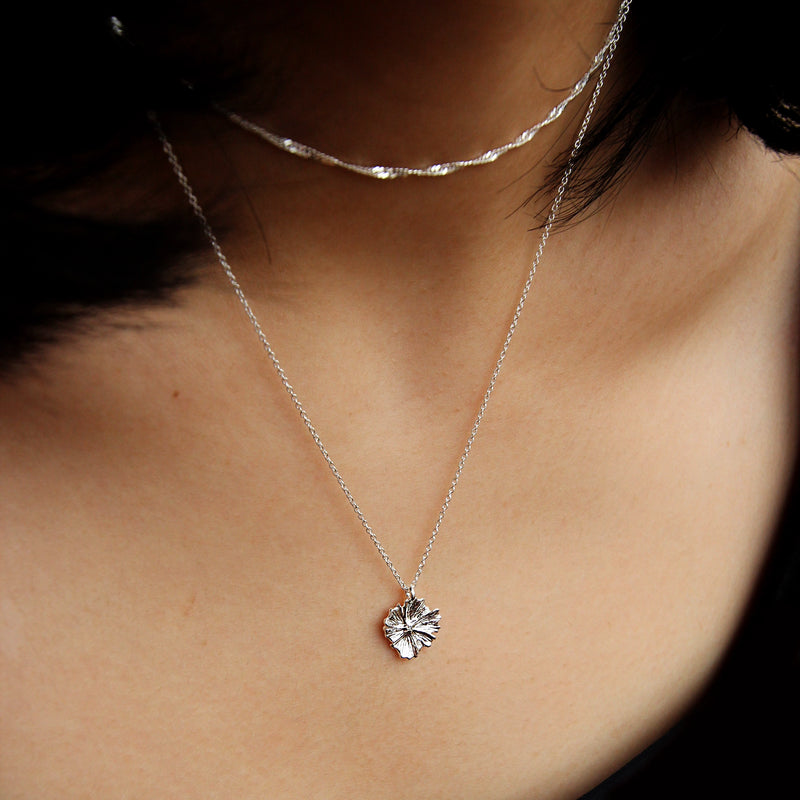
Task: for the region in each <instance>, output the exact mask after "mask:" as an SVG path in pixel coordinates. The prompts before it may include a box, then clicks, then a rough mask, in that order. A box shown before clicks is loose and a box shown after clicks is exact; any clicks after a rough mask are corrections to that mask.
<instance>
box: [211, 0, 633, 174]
mask: <svg viewBox="0 0 800 800" xmlns="http://www.w3.org/2000/svg"><path fill="white" fill-rule="evenodd" d="M628 6H629V3H625V2H623V3H621V4H620V7H619V11H618V13H617V19H616V22H615V23H614V25H613V26H612V28H611V31H610V32H609V35H608V37H607V38H606V40H605V42H604V43H603V46H602V47H601V48H600V50H598V51H597V53H595V56H594V58H593V59H592V62H591V64H590V65H589V69H588V70H587V71H586V72H585V73H584V74H583V75H582V76H581V77H580V78H579V79H578V81H577V82H576V83H575V84H574V85H573V86H572V88H571V89H570V91H569V94H567V96H566V97H565V98H564V99H563V100H562V101H561V102H560V103H557V104H556V105H555V106H553V108H551V109H550V111H548V112H547V114H546V115H545V117H544V118H543V119H542V120H541V121H540V122H537V123H536V124H535V125H531V127H530V128H527V129H526V130H524V131H523V132H522V133H520V134H519V135H518V136H517V137H516V138H515V139H512V140H511V141H510V142H506V144H503V145H500V146H499V147H492V148H490V149H489V150H486V151H485V152H483V153H481V154H480V155H479V156H475V157H474V158H465V159H459V160H455V161H442V162H440V163H437V164H429V165H428V166H426V167H396V166H384V165H381V164H374V165H366V164H356V163H353V162H352V161H347V160H345V159H343V158H339V157H338V156H334V155H331V154H330V153H325V152H323V151H322V150H318V149H317V148H316V147H312V146H311V145H308V144H303V143H302V142H298V141H296V140H295V139H290V138H289V137H288V136H281V135H279V134H277V133H273V132H272V131H270V130H267V129H266V128H263V127H262V126H260V125H257V124H256V123H255V122H252V121H251V120H248V119H245V118H244V117H242V116H241V115H240V114H237V113H236V112H235V111H231V110H230V109H227V108H225V107H223V106H221V105H218V104H215V105H214V108H215V109H216V110H217V111H218V112H219V113H221V114H222V115H223V116H225V117H227V118H228V119H229V120H230V121H231V122H233V123H234V124H235V125H238V126H239V127H240V128H243V129H244V130H246V131H248V132H249V133H253V134H255V135H256V136H258V137H259V138H261V139H263V140H264V141H265V142H269V144H271V145H273V146H274V147H277V148H278V149H279V150H283V151H284V152H285V153H291V154H292V155H294V156H299V157H300V158H305V159H309V160H311V161H319V162H320V163H322V164H326V165H328V166H331V167H340V168H341V169H346V170H348V171H349V172H356V173H358V174H359V175H366V176H367V177H369V178H377V179H378V180H392V179H394V178H405V177H409V176H414V177H425V178H439V177H442V176H444V175H450V174H452V173H453V172H458V171H459V170H462V169H465V168H466V167H479V166H481V165H483V164H491V163H492V162H494V161H497V159H498V158H500V156H503V155H505V154H506V153H509V152H511V151H512V150H516V149H517V148H519V147H522V146H523V145H526V144H527V143H528V142H530V141H531V140H532V139H533V137H534V136H536V134H537V133H539V131H540V130H542V128H545V127H547V126H548V125H550V123H552V122H555V121H556V120H557V119H558V118H559V117H560V116H561V114H562V113H563V112H564V109H565V108H566V107H567V106H568V105H569V104H570V103H571V102H572V101H573V100H574V99H575V98H576V97H578V95H579V94H581V92H582V91H583V90H584V89H585V88H586V85H587V84H588V83H589V81H590V80H591V77H592V75H594V73H595V72H596V71H597V69H599V68H600V67H601V65H602V64H603V63H604V61H605V60H606V58H607V56H608V54H609V51H610V50H612V49H613V48H614V47H616V42H615V41H614V39H615V37H617V36H619V30H620V29H621V28H622V24H623V22H624V21H625V17H626V16H627V13H628Z"/></svg>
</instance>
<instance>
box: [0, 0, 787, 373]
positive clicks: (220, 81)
mask: <svg viewBox="0 0 800 800" xmlns="http://www.w3.org/2000/svg"><path fill="white" fill-rule="evenodd" d="M127 5H128V4H127V3H125V2H124V1H123V2H119V3H117V4H115V5H114V6H113V7H111V6H110V5H108V4H107V3H106V2H85V3H77V4H65V3H61V4H52V7H51V8H46V9H44V10H43V9H42V8H41V7H40V6H36V5H35V4H33V3H24V4H23V3H18V4H14V6H15V7H14V8H13V10H12V11H11V12H10V15H9V16H8V17H7V19H6V24H5V26H4V28H3V33H2V36H3V37H4V41H3V48H2V51H3V58H4V59H6V61H7V63H5V64H4V74H5V75H6V76H13V80H10V81H9V80H8V77H7V83H8V85H7V90H6V102H5V106H6V120H7V121H6V126H5V134H6V136H5V139H6V143H5V146H4V147H3V148H2V157H1V158H2V166H0V173H1V174H2V180H3V191H2V200H0V204H2V235H1V238H0V241H2V250H1V251H0V253H2V256H1V257H2V270H3V272H4V275H3V286H4V289H3V291H2V294H1V295H0V369H1V368H2V367H3V365H9V364H12V363H15V362H16V361H18V360H19V359H20V358H21V357H22V356H23V355H24V354H25V353H29V352H31V350H32V349H34V348H35V347H36V345H37V344H41V343H42V342H46V341H50V340H52V339H53V338H54V337H56V336H58V335H61V333H63V331H64V330H65V329H66V328H67V327H68V326H69V325H71V324H74V323H75V321H76V320H80V319H82V318H86V317H87V315H91V314H93V313H95V312H97V311H98V310H100V309H103V308H108V307H112V306H118V305H121V304H130V303H141V302H154V301H157V300H159V299H164V298H167V297H169V295H170V291H171V290H172V289H173V288H174V287H175V286H177V285H179V284H180V283H181V282H182V281H184V280H186V279H187V278H188V277H189V275H188V272H187V269H186V267H185V266H183V267H179V266H178V265H179V264H184V265H185V261H186V260H185V259H181V256H184V255H186V254H187V253H188V252H190V251H191V250H192V249H193V248H196V247H201V246H204V244H203V242H202V239H201V237H200V236H199V233H198V230H197V228H196V225H195V222H194V221H193V220H192V218H191V217H190V216H189V215H182V216H180V217H173V216H172V215H169V214H166V215H160V216H159V215H156V216H152V217H148V218H145V219H141V218H139V219H130V218H125V219H120V218H115V217H114V216H113V215H112V216H110V217H108V218H98V217H97V216H94V217H93V216H90V215H86V214H83V215H81V214H78V213H76V212H75V211H74V210H71V209H69V208H67V209H66V210H64V208H59V206H58V205H54V204H53V203H51V202H47V201H48V200H49V199H52V198H53V197H57V196H58V195H59V194H60V193H64V192H67V191H71V190H74V189H75V188H76V187H85V186H87V185H90V183H91V180H92V179H93V178H95V177H96V176H98V175H99V174H101V173H103V172H104V171H107V170H109V169H110V168H113V166H114V165H115V164H118V163H119V162H120V161H121V159H122V157H123V155H125V154H128V153H129V152H130V151H131V149H132V148H134V147H135V146H136V145H137V143H141V142H142V141H144V140H145V139H147V138H148V137H149V138H150V139H152V130H151V129H150V128H149V127H148V123H147V121H146V118H145V110H146V109H147V108H151V107H155V108H161V109H165V108H167V109H175V108H180V107H186V106H189V105H191V104H193V103H196V102H197V100H196V98H197V96H198V94H197V93H194V94H192V93H188V92H187V91H185V90H184V88H183V87H182V84H181V83H180V81H178V80H177V79H176V78H177V76H184V77H190V78H191V80H192V81H193V82H195V83H196V84H197V85H199V86H200V87H202V89H203V92H202V93H201V95H200V96H202V95H203V94H204V95H205V96H213V97H218V98H221V97H225V96H226V93H228V92H230V91H231V90H232V88H233V87H235V86H236V84H237V80H240V79H241V78H242V76H244V75H245V74H246V72H247V64H246V63H245V55H244V51H240V52H237V44H236V42H235V37H233V39H234V40H233V41H231V42H230V43H229V45H228V46H227V47H225V48H224V49H220V47H219V46H217V45H215V46H214V47H213V48H209V47H206V48H197V47H195V46H193V44H192V39H191V37H188V38H187V36H186V35H180V34H179V32H182V31H184V30H186V29H187V28H190V27H191V23H190V20H193V19H195V18H196V17H197V11H198V4H197V3H193V4H189V3H187V2H186V0H172V2H166V0H165V2H162V3H160V4H157V5H156V4H154V5H153V6H152V7H151V6H150V5H148V4H147V3H144V2H137V3H130V8H128V7H127ZM200 5H201V6H202V7H203V8H204V9H205V11H206V12H207V13H210V12H208V8H206V7H213V3H212V4H209V3H206V4H202V3H201V4H200ZM740 8H741V7H740ZM746 10H747V13H745V12H744V11H741V10H740V11H736V10H733V8H732V7H731V6H730V4H728V3H722V2H720V1H719V0H693V2H689V0H637V2H635V3H634V4H633V6H632V10H631V14H630V19H629V22H628V26H627V28H626V31H625V35H624V40H623V43H622V45H621V47H620V53H619V55H618V60H619V61H621V62H622V63H623V65H624V68H625V69H624V73H625V75H626V80H629V81H630V83H629V85H628V86H627V88H626V91H625V92H623V93H621V94H620V96H619V99H618V100H617V101H616V102H615V103H614V104H612V105H611V106H610V107H609V108H606V109H604V111H603V115H602V116H601V117H600V118H599V119H598V120H597V121H596V123H595V124H594V125H593V126H592V128H591V129H590V134H589V136H588V137H587V140H586V143H585V145H584V148H583V151H582V153H581V157H580V161H579V162H578V164H577V165H576V169H575V172H574V174H573V175H574V176H573V179H572V182H571V187H570V194H569V197H568V202H567V203H566V204H565V205H564V209H565V215H566V216H567V217H572V216H575V215H577V214H579V213H580V212H581V211H583V210H585V209H586V208H588V207H589V206H590V205H591V204H593V203H596V202H597V201H598V199H601V198H603V197H607V196H608V193H609V190H610V189H611V188H612V187H613V186H614V185H615V184H616V183H617V182H619V181H620V180H621V179H622V178H624V176H625V175H626V173H627V172H629V171H630V169H631V168H632V167H633V166H634V165H635V164H636V162H637V160H638V159H639V158H641V156H642V155H643V153H644V152H645V151H646V149H647V147H648V145H649V144H650V143H651V141H652V139H653V137H654V136H657V135H659V133H660V132H661V131H663V130H664V128H665V126H666V125H667V123H668V121H669V120H671V119H674V117H675V112H676V110H677V109H680V111H681V114H683V115H684V118H692V117H694V118H697V117H700V116H708V115H709V114H715V115H719V114H720V113H722V114H729V115H730V117H731V122H732V124H734V125H742V126H744V127H745V128H746V129H747V130H749V131H750V132H751V133H752V134H754V135H755V136H756V137H758V138H760V139H761V140H762V141H763V142H764V144H765V145H766V146H767V147H769V148H771V149H773V150H775V151H777V152H782V153H798V152H800V64H799V63H798V62H799V61H800V59H798V53H800V48H798V46H797V44H796V37H797V35H798V34H797V32H798V30H800V26H798V22H800V12H799V11H798V8H797V4H794V3H790V4H784V3H781V2H776V0H762V2H761V3H760V4H759V6H758V7H757V8H752V9H751V8H749V7H746ZM7 14H9V12H7ZM111 14H117V15H119V16H120V17H121V18H123V19H125V21H126V25H130V26H132V27H133V28H135V29H136V30H137V31H138V32H140V33H141V34H142V35H143V36H145V38H147V40H148V42H150V43H151V44H153V46H152V47H151V48H150V49H149V50H148V51H147V54H146V55H145V54H144V53H143V52H142V51H141V50H138V49H137V48H134V47H130V46H129V45H128V44H126V42H125V41H124V40H121V39H120V38H119V37H116V36H114V35H113V34H112V31H111V26H110V22H109V20H110V16H111ZM220 40H223V41H224V37H217V39H216V40H215V41H220ZM187 42H189V44H187ZM190 45H191V46H190ZM686 115H688V117H687V116H686Z"/></svg>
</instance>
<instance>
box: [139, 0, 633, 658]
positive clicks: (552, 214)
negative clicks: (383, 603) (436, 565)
mask: <svg viewBox="0 0 800 800" xmlns="http://www.w3.org/2000/svg"><path fill="white" fill-rule="evenodd" d="M631 1H632V0H623V2H622V5H621V6H620V14H619V17H618V18H617V21H616V22H615V23H614V26H613V28H612V30H611V33H610V34H609V39H608V41H609V45H608V47H607V49H606V54H605V58H604V60H603V63H602V65H601V67H600V71H599V73H598V77H597V83H596V85H595V88H594V92H593V93H592V96H591V99H590V100H589V105H588V107H587V109H586V113H585V115H584V117H583V121H582V122H581V125H580V128H579V130H578V134H577V136H576V138H575V141H574V144H573V146H572V150H571V152H570V157H569V160H568V162H567V167H566V169H565V170H564V173H563V175H562V176H561V180H560V182H559V184H558V188H557V189H556V193H555V197H554V198H553V202H552V205H551V207H550V211H549V213H548V215H547V220H546V221H545V224H544V227H543V229H542V235H541V238H540V240H539V245H538V247H537V249H536V253H535V254H534V257H533V261H532V263H531V266H530V269H529V271H528V275H527V278H526V280H525V284H524V286H523V289H522V294H521V295H520V298H519V300H518V302H517V306H516V309H515V311H514V315H513V317H512V319H511V324H510V325H509V328H508V332H507V333H506V336H505V339H504V341H503V344H502V347H501V348H500V354H499V356H498V358H497V361H496V362H495V365H494V369H493V370H492V374H491V377H490V379H489V385H488V386H487V387H486V391H485V392H484V395H483V400H482V402H481V405H480V408H479V409H478V413H477V415H476V417H475V421H474V423H473V425H472V429H471V430H470V433H469V437H468V438H467V442H466V445H465V446H464V449H463V451H462V453H461V457H460V458H459V461H458V465H457V467H456V471H455V475H454V476H453V479H452V481H451V482H450V485H449V487H448V489H447V493H446V494H445V497H444V501H443V502H442V506H441V508H440V510H439V516H438V518H437V519H436V523H435V525H434V526H433V531H432V533H431V535H430V538H429V539H428V542H427V544H426V546H425V550H424V552H423V554H422V558H421V559H420V562H419V565H418V566H417V571H416V572H415V573H414V577H413V578H412V579H411V581H409V582H408V583H406V582H405V581H404V580H403V578H402V576H401V575H400V573H399V572H398V570H397V568H396V567H395V565H394V564H393V563H392V560H391V558H390V557H389V554H388V553H387V552H386V549H385V548H384V546H383V544H382V543H381V541H380V540H379V539H378V537H377V536H376V534H375V532H374V531H373V529H372V527H371V525H370V524H369V522H368V521H367V518H366V517H365V516H364V513H363V512H362V511H361V508H360V507H359V505H358V503H357V502H356V499H355V497H353V494H352V492H351V491H350V489H349V488H348V486H347V484H346V483H345V480H344V478H343V477H342V474H341V473H340V472H339V469H338V467H337V466H336V464H335V463H334V461H333V459H332V458H331V456H330V454H329V453H328V450H327V448H326V447H325V445H324V443H323V441H322V439H321V438H320V435H319V433H317V430H316V428H315V427H314V424H313V423H312V421H311V419H310V417H309V416H308V413H307V412H306V410H305V407H304V406H303V404H302V402H301V401H300V398H299V397H298V395H297V392H296V391H295V389H294V387H293V386H292V384H291V383H290V382H289V379H288V377H287V376H286V372H285V371H284V369H283V366H282V365H281V363H280V361H279V360H278V357H277V356H276V355H275V351H274V350H273V349H272V345H271V344H270V342H269V340H268V339H267V336H266V334H265V333H264V330H263V328H262V327H261V324H260V322H259V321H258V318H257V317H256V315H255V312H254V311H253V309H252V307H251V305H250V303H249V302H248V300H247V297H246V296H245V294H244V291H243V290H242V287H241V285H240V283H239V280H238V278H237V277H236V275H235V274H234V272H233V270H232V268H231V266H230V264H229V263H228V259H227V258H226V256H225V253H224V252H223V250H222V247H221V246H220V243H219V241H218V239H217V237H216V235H215V233H214V231H213V229H212V228H211V225H210V223H209V221H208V218H207V217H206V214H205V211H204V210H203V207H202V206H201V205H200V201H199V200H198V199H197V195H196V194H195V192H194V189H193V188H192V186H191V184H190V183H189V180H188V178H187V177H186V173H185V172H184V170H183V167H182V166H181V163H180V161H179V160H178V157H177V155H176V154H175V150H174V149H173V147H172V144H171V143H170V141H169V139H168V138H167V136H166V134H165V133H164V130H163V128H162V126H161V124H160V122H159V120H158V118H157V116H156V115H155V113H153V112H150V114H149V116H150V120H151V122H152V124H153V125H154V127H155V130H156V133H157V135H158V138H159V140H160V142H161V146H162V148H163V150H164V153H165V154H166V156H167V159H168V160H169V163H170V164H171V166H172V169H173V171H174V172H175V175H176V176H177V179H178V182H179V184H180V186H181V188H182V189H183V192H184V194H185V195H186V198H187V199H188V201H189V205H190V207H191V209H192V211H193V212H194V215H195V216H196V217H197V219H198V220H199V221H200V224H201V226H202V228H203V231H204V233H205V236H206V238H207V239H208V242H209V244H210V245H211V248H212V249H213V251H214V253H215V255H216V257H217V260H218V261H219V264H220V266H221V267H222V270H223V272H224V273H225V275H226V277H227V279H228V281H229V282H230V284H231V287H232V288H233V291H234V293H235V294H236V297H237V298H238V299H239V302H240V303H241V305H242V307H243V309H244V312H245V314H246V316H247V318H248V320H249V321H250V324H251V325H252V327H253V329H254V331H255V333H256V336H257V337H258V340H259V341H260V343H261V347H262V348H263V350H264V352H265V354H266V356H267V358H268V359H269V361H270V362H271V364H272V366H273V367H274V369H275V372H276V373H277V375H278V378H279V380H280V382H281V384H282V385H283V388H284V389H285V390H286V392H287V394H288V395H289V397H290V399H291V401H292V404H293V405H294V407H295V409H296V410H297V412H298V413H299V414H300V418H301V419H302V421H303V423H304V424H305V426H306V428H307V429H308V432H309V433H310V434H311V437H312V439H313V440H314V443H315V444H316V446H317V448H318V449H319V451H320V453H321V454H322V457H323V458H324V459H325V462H326V464H327V465H328V467H329V469H330V471H331V473H332V474H333V476H334V477H335V478H336V481H337V483H338V484H339V487H340V488H341V490H342V492H343V493H344V495H345V497H346V498H347V500H348V502H349V503H350V506H351V507H352V509H353V511H354V512H355V515H356V517H358V520H359V522H360V523H361V525H362V527H363V528H364V530H365V531H366V532H367V535H368V536H369V538H370V539H371V540H372V543H373V544H374V545H375V548H376V549H377V551H378V553H379V554H380V556H381V558H382V559H383V561H384V563H385V564H386V566H387V567H388V568H389V571H390V572H391V573H392V575H393V576H394V579H395V580H396V581H397V584H398V585H399V586H400V588H401V589H402V591H403V593H404V594H405V601H404V602H403V603H401V604H399V605H397V606H395V607H394V608H392V609H390V611H389V613H388V615H387V617H386V619H385V620H384V634H385V636H386V638H387V639H388V641H389V643H390V645H391V646H392V647H393V648H394V649H395V651H396V652H397V653H398V655H399V656H400V657H401V658H404V659H411V658H416V657H417V656H418V655H419V653H420V652H421V651H422V649H423V648H424V647H430V645H431V643H432V642H433V641H434V639H435V638H436V634H437V633H438V632H439V628H440V622H441V615H440V613H439V609H431V608H429V607H428V606H427V605H426V603H425V600H424V599H422V598H417V597H416V594H415V589H416V586H417V582H418V581H419V579H420V577H421V575H422V571H423V569H424V568H425V564H426V563H427V561H428V557H429V556H430V553H431V550H432V548H433V545H434V543H435V541H436V537H437V536H438V534H439V529H440V527H441V525H442V521H443V520H444V517H445V514H446V513H447V509H448V508H449V507H450V502H451V500H452V499H453V494H454V493H455V490H456V486H457V485H458V482H459V480H460V478H461V473H462V471H463V469H464V465H465V464H466V461H467V458H468V457H469V454H470V452H471V451H472V446H473V444H474V442H475V437H476V436H477V434H478V428H479V427H480V424H481V422H482V421H483V418H484V416H485V414H486V409H487V407H488V405H489V400H490V399H491V396H492V393H493V391H494V387H495V384H496V383H497V378H498V376H499V374H500V370H501V368H502V366H503V362H504V361H505V358H506V354H507V353H508V348H509V346H510V344H511V339H512V337H513V336H514V332H515V331H516V329H517V325H518V324H519V319H520V316H521V315H522V310H523V308H524V306H525V301H526V299H527V297H528V292H529V291H530V288H531V285H532V283H533V278H534V275H535V274H536V270H537V268H538V266H539V262H540V261H541V258H542V254H543V252H544V248H545V246H546V245H547V242H548V239H549V238H550V231H551V229H552V227H553V223H554V221H555V219H556V216H557V215H558V210H559V207H560V205H561V200H562V199H563V197H564V193H565V192H566V189H567V185H568V183H569V179H570V176H571V174H572V170H573V165H574V162H575V157H576V156H577V154H578V151H579V150H580V148H581V145H582V144H583V140H584V137H585V135H586V131H587V129H588V127H589V122H590V120H591V118H592V114H593V113H594V109H595V106H596V104H597V99H598V97H599V96H600V92H601V90H602V88H603V84H604V83H605V79H606V75H607V73H608V69H609V67H610V65H611V61H612V59H613V56H614V52H615V51H616V47H617V43H618V42H619V38H620V34H621V33H622V27H623V25H624V23H625V19H626V18H627V14H628V9H629V8H630V5H631Z"/></svg>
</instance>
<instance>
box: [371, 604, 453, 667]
mask: <svg viewBox="0 0 800 800" xmlns="http://www.w3.org/2000/svg"><path fill="white" fill-rule="evenodd" d="M440 620H441V615H440V614H439V609H438V608H436V609H434V610H433V611H431V610H430V609H429V608H428V606H426V605H425V601H424V600H421V599H417V598H416V597H414V593H413V591H412V592H411V593H410V594H409V596H408V599H407V600H406V601H405V603H403V605H401V606H395V607H394V608H393V609H392V610H391V611H390V612H389V616H388V617H386V619H385V620H384V621H383V632H384V634H385V635H386V638H387V639H388V640H389V644H391V646H392V647H393V648H394V649H395V650H396V651H397V653H398V655H399V656H400V658H416V657H417V656H418V655H419V653H420V651H421V650H422V648H423V647H430V646H431V642H432V641H433V640H434V639H435V638H436V634H437V633H438V632H439V621H440Z"/></svg>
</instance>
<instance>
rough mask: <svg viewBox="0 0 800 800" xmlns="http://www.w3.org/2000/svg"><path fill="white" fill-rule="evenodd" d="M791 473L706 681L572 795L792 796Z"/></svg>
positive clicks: (797, 786) (795, 763) (798, 574)
mask: <svg viewBox="0 0 800 800" xmlns="http://www.w3.org/2000/svg"><path fill="white" fill-rule="evenodd" d="M799 511H800V469H799V468H798V465H796V466H795V470H794V476H793V479H792V484H791V489H790V492H789V495H788V497H787V501H786V505H785V507H784V509H783V512H782V517H781V521H780V524H779V526H778V530H777V531H776V538H775V541H774V543H773V546H772V550H771V552H770V555H769V558H768V560H767V563H766V565H765V567H764V570H763V573H762V575H761V578H760V581H759V583H758V586H757V588H756V591H755V593H754V595H753V598H752V600H751V603H750V605H749V608H748V612H747V614H746V616H745V618H744V619H743V621H742V624H741V626H740V629H739V632H738V634H737V636H736V638H735V639H734V641H733V644H732V645H731V647H730V649H729V651H728V653H727V655H726V657H725V658H724V660H723V662H722V664H721V666H720V668H719V670H718V672H717V674H716V676H715V678H714V680H713V681H712V683H711V684H710V686H709V688H708V689H707V691H706V692H705V693H704V694H703V695H702V697H701V698H700V700H699V701H698V702H697V703H696V704H695V705H694V707H693V708H692V709H691V710H690V711H689V713H688V714H687V715H686V716H685V717H684V718H683V719H682V720H681V721H680V722H679V723H678V724H677V725H675V726H674V727H673V728H672V729H671V730H670V731H669V732H668V733H666V734H665V735H664V736H663V737H662V738H661V739H659V740H658V741H656V742H655V743H654V744H653V745H651V746H650V747H648V748H647V749H646V750H645V751H644V752H642V753H640V754H639V755H638V756H636V757H635V758H634V759H633V760H632V761H630V762H628V764H626V765H625V766H624V767H623V768H622V769H620V770H619V771H618V772H616V773H614V775H612V776H611V777H610V778H608V779H607V780H606V781H604V782H603V783H602V784H600V785H599V786H597V787H595V788H594V789H593V790H592V791H590V792H589V793H587V794H585V795H584V796H583V797H582V798H581V800H623V798H624V799H625V800H628V798H636V800H654V799H656V800H657V799H658V798H670V800H685V799H686V798H691V799H692V800H693V799H694V798H709V800H719V799H720V798H747V800H772V798H800V517H799V516H798V512H799Z"/></svg>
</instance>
